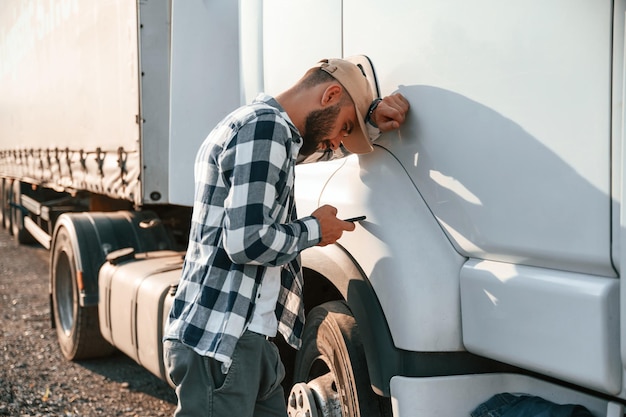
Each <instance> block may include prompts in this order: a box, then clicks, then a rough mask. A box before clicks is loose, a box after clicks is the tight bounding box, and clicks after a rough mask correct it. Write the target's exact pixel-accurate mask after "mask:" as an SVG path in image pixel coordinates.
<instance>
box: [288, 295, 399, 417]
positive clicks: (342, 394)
mask: <svg viewBox="0 0 626 417" xmlns="http://www.w3.org/2000/svg"><path fill="white" fill-rule="evenodd" d="M302 342H303V345H302V348H301V349H300V351H299V352H298V353H297V355H296V363H295V370H294V382H296V383H297V382H311V381H314V380H315V384H317V386H319V384H320V383H321V384H324V385H325V388H324V389H322V390H318V392H317V394H318V395H322V396H326V397H328V398H325V399H324V400H325V401H327V402H328V401H332V397H334V398H339V401H340V402H341V410H342V415H343V417H366V416H367V417H370V416H390V415H391V401H390V399H388V398H384V397H381V396H378V395H376V394H375V393H374V392H373V391H372V388H371V385H370V381H369V375H368V371H367V363H366V359H365V352H364V349H363V344H362V343H361V338H360V335H359V330H358V327H357V324H356V321H355V319H354V317H353V316H352V313H351V312H350V309H349V308H348V306H347V305H346V304H345V303H344V302H342V301H331V302H327V303H324V304H322V305H320V306H317V307H315V308H313V309H312V310H311V312H310V313H309V314H308V316H307V320H306V325H305V328H304V334H303V340H302ZM320 381H322V382H320ZM311 385H313V384H311ZM319 391H322V392H321V393H320V392H319ZM324 392H325V393H326V394H325V393H324ZM328 393H330V394H328Z"/></svg>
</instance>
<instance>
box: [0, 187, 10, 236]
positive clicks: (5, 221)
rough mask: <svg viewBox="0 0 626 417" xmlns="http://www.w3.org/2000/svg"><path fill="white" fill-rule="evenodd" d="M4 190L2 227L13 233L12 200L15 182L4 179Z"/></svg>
mask: <svg viewBox="0 0 626 417" xmlns="http://www.w3.org/2000/svg"><path fill="white" fill-rule="evenodd" d="M3 183H4V184H3V188H2V227H3V228H4V229H5V230H8V231H9V233H13V230H12V225H11V206H10V204H11V198H12V195H13V185H12V184H13V181H11V180H10V179H8V178H7V179H4V181H3Z"/></svg>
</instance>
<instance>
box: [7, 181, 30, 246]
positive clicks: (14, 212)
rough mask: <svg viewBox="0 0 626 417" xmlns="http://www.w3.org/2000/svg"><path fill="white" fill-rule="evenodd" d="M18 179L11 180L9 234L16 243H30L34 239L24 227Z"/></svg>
mask: <svg viewBox="0 0 626 417" xmlns="http://www.w3.org/2000/svg"><path fill="white" fill-rule="evenodd" d="M20 186H21V183H20V181H17V180H15V181H13V190H12V192H11V200H10V210H9V213H10V217H11V234H12V235H13V238H14V239H15V241H16V242H17V243H22V244H30V243H34V242H35V239H34V238H33V237H32V236H31V234H30V232H29V231H28V230H26V228H25V227H24V212H23V211H22V204H21V195H22V192H21V190H20Z"/></svg>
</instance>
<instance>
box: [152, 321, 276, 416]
mask: <svg viewBox="0 0 626 417" xmlns="http://www.w3.org/2000/svg"><path fill="white" fill-rule="evenodd" d="M163 356H164V360H165V367H166V371H167V372H168V374H169V376H170V378H171V380H172V382H174V384H175V385H176V395H177V397H178V407H177V408H176V411H175V413H174V416H176V417H198V416H207V417H221V416H228V417H233V416H237V417H246V416H249V417H252V416H254V417H265V416H268V417H269V416H272V417H278V416H280V417H285V416H287V408H286V404H285V398H284V393H283V388H282V386H281V385H280V383H281V382H282V380H283V378H284V377H285V368H284V367H283V364H282V362H281V360H280V355H279V353H278V348H277V347H276V345H274V343H272V342H270V341H268V340H266V339H265V337H264V336H261V335H259V334H256V333H253V332H249V331H247V332H245V333H244V335H243V336H242V337H241V339H239V342H238V343H237V347H236V348H235V353H234V354H233V358H232V359H233V363H232V364H231V366H230V369H229V370H228V373H227V374H226V375H224V374H223V373H222V371H221V366H222V363H221V362H219V361H216V360H215V359H213V358H209V357H206V356H201V355H199V354H197V353H196V352H195V351H193V350H192V349H190V348H188V347H187V346H185V345H183V344H182V343H179V342H177V341H172V340H167V341H165V343H164V344H163Z"/></svg>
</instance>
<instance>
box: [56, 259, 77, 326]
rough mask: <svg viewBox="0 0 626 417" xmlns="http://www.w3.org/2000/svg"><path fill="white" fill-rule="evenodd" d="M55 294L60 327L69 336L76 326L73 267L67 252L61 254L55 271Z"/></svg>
mask: <svg viewBox="0 0 626 417" xmlns="http://www.w3.org/2000/svg"><path fill="white" fill-rule="evenodd" d="M55 277H56V280H55V294H56V312H57V319H58V325H59V326H60V328H61V329H62V331H63V333H64V334H65V335H66V336H68V335H70V334H71V332H72V328H73V326H74V305H75V300H74V284H73V281H74V280H73V276H72V267H71V264H70V260H69V257H68V256H67V253H66V252H60V253H59V256H58V258H57V262H56V269H55Z"/></svg>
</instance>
